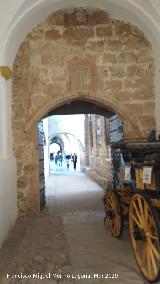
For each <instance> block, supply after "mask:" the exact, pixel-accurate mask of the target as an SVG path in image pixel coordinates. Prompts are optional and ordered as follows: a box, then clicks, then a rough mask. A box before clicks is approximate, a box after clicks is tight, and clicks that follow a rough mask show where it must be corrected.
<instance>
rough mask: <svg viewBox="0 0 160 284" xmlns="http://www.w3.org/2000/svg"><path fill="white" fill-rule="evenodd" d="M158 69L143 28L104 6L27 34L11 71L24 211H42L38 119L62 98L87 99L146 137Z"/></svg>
mask: <svg viewBox="0 0 160 284" xmlns="http://www.w3.org/2000/svg"><path fill="white" fill-rule="evenodd" d="M63 28H64V29H63ZM131 42H132V43H133V42H134V45H133V44H132V45H131ZM22 62H23V64H22ZM153 74H154V62H153V56H152V47H151V45H150V43H149V42H148V40H147V39H146V38H145V37H144V35H143V33H141V32H140V31H139V30H138V28H137V27H135V26H132V25H130V24H128V23H124V22H123V21H117V20H114V19H110V17H109V16H108V14H106V13H105V12H104V11H101V10H97V9H92V10H90V11H88V10H86V9H81V8H80V9H74V10H72V11H60V12H57V13H55V14H52V15H51V16H50V17H49V19H48V20H47V21H46V22H44V23H42V24H41V25H39V26H38V27H36V28H35V29H34V30H33V31H32V32H31V33H30V34H29V35H28V36H27V37H26V39H25V41H24V42H23V43H22V45H21V47H20V49H19V51H18V54H17V57H16V60H15V64H14V79H13V109H12V110H13V111H12V127H13V141H14V152H15V155H16V158H17V161H18V204H19V212H20V214H26V213H27V214H29V213H32V214H33V213H36V212H38V211H39V196H38V195H39V193H38V184H39V181H38V151H37V150H38V149H37V135H36V124H37V122H38V121H39V120H40V119H41V118H43V117H45V116H46V115H48V113H49V112H50V111H52V110H56V109H58V108H59V107H60V106H62V105H64V104H68V103H70V102H73V101H76V100H79V101H82V102H83V101H85V102H87V101H88V102H91V103H92V104H95V105H98V106H102V107H103V108H104V109H106V110H107V111H108V112H112V113H117V114H118V115H120V116H121V117H122V119H123V121H124V135H125V137H145V136H146V135H148V133H149V132H150V131H151V130H152V129H154V128H155V119H154V91H153V81H154V80H153V79H154V78H153ZM20 152H21V155H20ZM33 157H34V158H33Z"/></svg>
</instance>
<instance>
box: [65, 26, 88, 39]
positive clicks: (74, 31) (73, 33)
mask: <svg viewBox="0 0 160 284" xmlns="http://www.w3.org/2000/svg"><path fill="white" fill-rule="evenodd" d="M92 37H94V30H93V28H90V27H86V28H85V27H77V28H72V27H71V28H67V29H66V30H65V31H64V34H63V38H64V40H67V41H69V42H75V41H82V42H84V41H87V40H88V39H89V38H92Z"/></svg>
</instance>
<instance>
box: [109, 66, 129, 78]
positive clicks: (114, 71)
mask: <svg viewBox="0 0 160 284" xmlns="http://www.w3.org/2000/svg"><path fill="white" fill-rule="evenodd" d="M109 71H110V75H111V77H119V78H121V77H124V76H125V68H124V67H120V66H110V67H109Z"/></svg>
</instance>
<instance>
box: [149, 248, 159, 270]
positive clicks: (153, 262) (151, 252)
mask: <svg viewBox="0 0 160 284" xmlns="http://www.w3.org/2000/svg"><path fill="white" fill-rule="evenodd" d="M150 258H151V264H152V268H153V270H154V273H155V274H157V265H156V262H155V259H154V256H153V251H152V250H150Z"/></svg>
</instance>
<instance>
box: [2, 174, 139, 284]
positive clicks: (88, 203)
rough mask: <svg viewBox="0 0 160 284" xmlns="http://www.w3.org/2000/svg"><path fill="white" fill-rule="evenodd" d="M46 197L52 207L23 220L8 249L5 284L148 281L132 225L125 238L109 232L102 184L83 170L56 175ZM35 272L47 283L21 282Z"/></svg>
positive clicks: (4, 256) (128, 283)
mask: <svg viewBox="0 0 160 284" xmlns="http://www.w3.org/2000/svg"><path fill="white" fill-rule="evenodd" d="M46 194H47V206H46V208H45V209H44V210H43V211H42V212H41V214H40V215H39V216H37V217H32V218H21V219H19V220H18V221H17V223H16V226H15V228H14V230H13V232H12V234H11V236H10V238H9V239H8V241H7V242H6V243H5V245H4V247H3V248H2V250H1V253H0V277H1V280H0V283H2V284H6V283H15V284H17V283H22V284H28V283H48V284H49V283H50V284H51V283H52V284H55V283H59V284H60V283H64V284H67V283H74V284H94V283H97V284H99V283H100V284H112V283H117V284H121V283H126V284H132V283H136V284H140V283H144V280H143V279H142V278H141V276H140V273H139V271H138V269H137V266H136V264H135V260H134V257H133V255H132V250H131V246H130V242H129V234H128V228H127V226H126V228H125V232H124V235H123V237H122V239H121V240H118V239H115V238H113V237H112V236H111V234H110V232H108V231H105V229H104V226H103V219H104V215H105V213H104V207H103V203H102V197H103V190H102V188H101V187H100V186H98V185H97V184H96V183H95V182H93V181H91V180H90V179H89V178H88V177H86V176H85V175H84V174H82V173H79V172H77V173H73V172H68V173H67V172H56V173H54V174H51V175H50V176H49V178H48V182H47V185H46ZM33 274H34V275H37V277H38V276H39V277H43V279H40V278H39V279H38V278H34V279H33V278H31V279H23V280H22V279H18V278H16V279H15V276H16V275H18V276H24V275H26V276H29V275H31V277H32V275H33ZM58 276H62V279H59V278H58ZM114 276H115V277H116V278H110V277H114ZM7 277H8V278H7ZM107 277H109V278H107Z"/></svg>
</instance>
